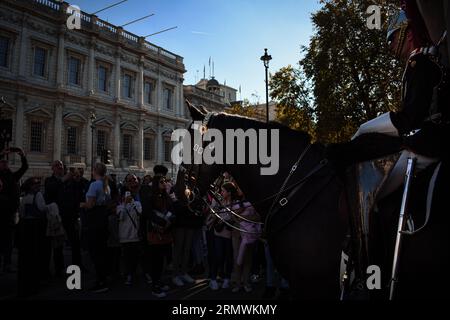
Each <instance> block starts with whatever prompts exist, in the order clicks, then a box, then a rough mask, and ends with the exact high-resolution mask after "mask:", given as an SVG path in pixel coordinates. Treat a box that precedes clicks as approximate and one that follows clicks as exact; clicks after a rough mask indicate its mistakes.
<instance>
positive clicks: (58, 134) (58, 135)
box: [53, 102, 64, 160]
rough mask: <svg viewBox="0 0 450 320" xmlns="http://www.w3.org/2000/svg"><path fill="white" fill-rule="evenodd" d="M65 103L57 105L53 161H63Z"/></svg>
mask: <svg viewBox="0 0 450 320" xmlns="http://www.w3.org/2000/svg"><path fill="white" fill-rule="evenodd" d="M63 107H64V103H63V102H59V103H57V104H56V105H55V113H54V115H55V116H54V117H55V118H54V129H53V160H63V159H62V158H61V151H62V129H63V128H62V122H63V119H62V118H63Z"/></svg>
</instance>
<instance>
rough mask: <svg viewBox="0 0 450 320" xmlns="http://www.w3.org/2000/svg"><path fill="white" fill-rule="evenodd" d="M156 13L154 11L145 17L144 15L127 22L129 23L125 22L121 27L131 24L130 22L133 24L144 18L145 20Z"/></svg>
mask: <svg viewBox="0 0 450 320" xmlns="http://www.w3.org/2000/svg"><path fill="white" fill-rule="evenodd" d="M154 15H155V14H154V13H152V14H149V15H148V16H145V17H142V18H139V19H136V20H133V21H130V22H127V23H125V24H123V25H121V27H122V28H123V27H126V26H129V25H130V24H133V23H136V22H139V21H142V20H144V19H147V18H150V17H152V16H154Z"/></svg>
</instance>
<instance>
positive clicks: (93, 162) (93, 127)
mask: <svg viewBox="0 0 450 320" xmlns="http://www.w3.org/2000/svg"><path fill="white" fill-rule="evenodd" d="M91 130H92V159H91V172H92V173H94V166H95V155H94V151H95V148H94V134H95V126H94V122H92V125H91Z"/></svg>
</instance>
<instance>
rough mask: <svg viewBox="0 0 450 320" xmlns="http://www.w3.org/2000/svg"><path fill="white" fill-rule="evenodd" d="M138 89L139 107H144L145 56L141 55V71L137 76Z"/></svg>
mask: <svg viewBox="0 0 450 320" xmlns="http://www.w3.org/2000/svg"><path fill="white" fill-rule="evenodd" d="M137 89H138V94H137V97H138V107H139V108H141V109H143V108H144V56H141V58H140V61H139V73H138V78H137Z"/></svg>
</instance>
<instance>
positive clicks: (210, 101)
mask: <svg viewBox="0 0 450 320" xmlns="http://www.w3.org/2000/svg"><path fill="white" fill-rule="evenodd" d="M183 91H184V97H185V99H187V100H189V102H191V103H192V104H194V105H203V106H204V107H205V108H206V109H208V110H209V111H216V112H222V111H224V110H225V108H227V107H229V106H231V104H232V103H233V102H234V101H236V93H237V90H236V89H234V88H232V87H229V86H226V85H224V84H220V83H219V81H217V80H216V79H214V77H212V78H211V79H209V80H207V79H202V80H200V81H199V82H198V83H197V84H195V85H187V86H184V90H183Z"/></svg>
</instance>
